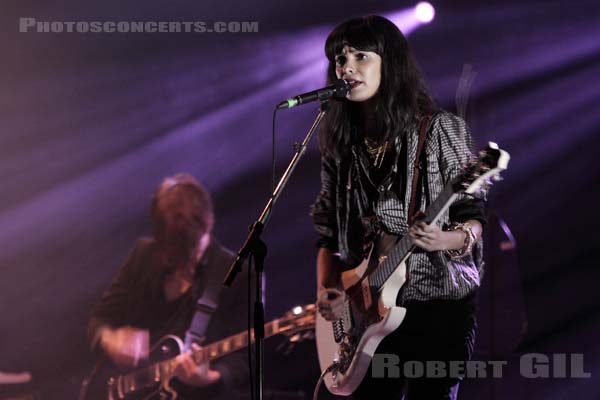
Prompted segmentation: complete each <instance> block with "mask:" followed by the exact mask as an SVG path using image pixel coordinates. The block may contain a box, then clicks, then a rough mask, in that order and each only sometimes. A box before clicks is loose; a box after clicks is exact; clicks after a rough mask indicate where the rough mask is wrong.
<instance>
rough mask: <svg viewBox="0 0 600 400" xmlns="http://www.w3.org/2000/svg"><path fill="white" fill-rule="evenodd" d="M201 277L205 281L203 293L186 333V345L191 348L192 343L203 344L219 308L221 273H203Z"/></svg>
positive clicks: (197, 302)
mask: <svg viewBox="0 0 600 400" xmlns="http://www.w3.org/2000/svg"><path fill="white" fill-rule="evenodd" d="M203 275H204V276H201V278H200V279H202V280H203V281H204V283H205V284H204V288H203V290H202V295H201V296H200V297H199V298H198V300H197V301H196V309H195V311H194V316H193V317H192V322H191V323H190V326H189V328H188V330H187V331H186V333H185V341H184V345H185V348H186V349H191V347H192V343H196V344H202V342H204V339H205V338H206V329H207V328H208V324H209V323H210V318H211V317H212V315H213V314H214V313H215V311H216V310H217V306H218V299H219V293H220V290H221V285H220V283H221V279H220V275H219V274H214V273H212V274H203Z"/></svg>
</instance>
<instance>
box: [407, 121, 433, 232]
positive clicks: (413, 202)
mask: <svg viewBox="0 0 600 400" xmlns="http://www.w3.org/2000/svg"><path fill="white" fill-rule="evenodd" d="M430 120H431V115H425V116H423V117H421V121H420V127H419V142H418V144H417V156H416V158H415V165H414V169H413V180H412V186H411V190H410V203H409V205H408V224H409V225H412V224H413V222H414V219H415V212H416V207H417V187H418V185H419V172H420V169H419V166H420V159H421V153H422V152H423V147H424V145H425V137H426V136H427V126H428V125H429V121H430Z"/></svg>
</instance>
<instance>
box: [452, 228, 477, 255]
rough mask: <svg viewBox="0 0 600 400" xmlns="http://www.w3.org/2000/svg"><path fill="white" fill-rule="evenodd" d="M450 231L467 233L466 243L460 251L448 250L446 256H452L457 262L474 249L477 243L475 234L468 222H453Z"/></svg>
mask: <svg viewBox="0 0 600 400" xmlns="http://www.w3.org/2000/svg"><path fill="white" fill-rule="evenodd" d="M448 230H449V231H456V230H461V231H463V232H464V233H465V243H464V244H463V246H462V247H461V248H460V249H450V250H446V254H448V255H449V256H450V258H451V259H453V260H456V259H459V258H462V257H464V255H465V254H467V253H470V252H471V249H472V248H473V244H474V243H475V234H474V233H473V226H472V225H471V224H469V223H468V222H465V223H457V222H453V223H452V224H451V225H450V227H449V228H448Z"/></svg>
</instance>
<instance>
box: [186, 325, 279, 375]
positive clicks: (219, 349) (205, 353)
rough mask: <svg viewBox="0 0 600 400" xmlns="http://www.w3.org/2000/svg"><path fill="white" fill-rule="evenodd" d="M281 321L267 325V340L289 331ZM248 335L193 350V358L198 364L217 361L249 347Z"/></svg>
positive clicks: (251, 341)
mask: <svg viewBox="0 0 600 400" xmlns="http://www.w3.org/2000/svg"><path fill="white" fill-rule="evenodd" d="M281 322H282V321H281V319H276V320H273V321H271V322H269V323H267V324H265V338H268V337H271V336H274V335H277V334H279V333H283V332H285V331H286V330H287V328H286V325H285V324H281ZM250 335H251V340H250V343H254V331H252V332H251V333H250ZM248 345H249V343H248V333H247V332H240V333H238V334H236V335H233V336H230V337H228V338H225V339H222V340H219V341H218V342H214V343H211V344H208V345H206V346H204V347H202V348H201V349H198V350H192V357H193V358H194V361H195V362H196V364H200V363H203V362H206V361H212V360H216V359H218V358H220V357H223V356H225V355H227V354H229V353H233V352H234V351H237V350H240V349H243V348H244V347H246V346H248Z"/></svg>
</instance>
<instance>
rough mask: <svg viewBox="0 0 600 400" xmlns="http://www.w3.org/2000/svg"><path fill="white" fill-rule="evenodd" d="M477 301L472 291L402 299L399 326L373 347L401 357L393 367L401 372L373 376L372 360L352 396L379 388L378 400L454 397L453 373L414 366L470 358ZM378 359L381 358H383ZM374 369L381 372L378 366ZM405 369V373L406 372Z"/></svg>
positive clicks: (369, 396)
mask: <svg viewBox="0 0 600 400" xmlns="http://www.w3.org/2000/svg"><path fill="white" fill-rule="evenodd" d="M476 305H477V300H476V295H475V294H472V295H469V296H467V297H466V298H464V299H461V300H432V301H427V302H417V301H414V302H408V303H407V304H405V307H406V309H407V312H406V317H405V318H404V321H403V322H402V325H400V327H399V328H398V329H397V330H396V331H394V332H392V333H391V334H390V335H388V336H387V337H386V338H384V339H383V340H382V342H381V343H380V344H379V347H378V348H377V352H376V354H380V355H384V354H388V355H392V359H394V360H398V359H399V363H398V368H397V369H396V371H399V373H400V377H389V374H387V375H386V376H387V377H373V364H371V367H369V370H368V371H367V373H366V375H365V378H364V379H363V381H362V383H361V384H360V386H359V387H358V389H357V390H356V391H355V392H354V394H353V396H352V398H353V399H373V396H374V395H376V394H377V395H379V394H380V393H381V394H384V395H383V396H378V398H382V399H402V398H403V397H402V396H403V394H404V399H405V400H421V399H423V400H438V399H439V400H446V399H447V400H455V399H456V396H457V392H458V384H459V379H458V378H457V377H455V376H454V377H452V376H448V375H449V374H444V373H441V374H440V373H439V370H438V373H437V374H434V375H433V376H434V377H432V376H431V374H429V376H427V372H428V371H427V368H424V369H421V370H420V367H418V366H419V365H420V366H422V367H427V365H429V366H431V365H433V364H434V362H439V363H436V364H438V365H439V364H442V365H444V367H445V369H446V371H447V372H448V371H450V364H451V361H455V362H456V361H459V362H461V361H467V360H469V358H470V357H471V355H472V354H473V346H474V342H475V329H476V321H475V313H476ZM395 356H397V357H395ZM374 359H375V357H374ZM387 359H388V360H389V359H390V357H388V358H387ZM378 360H379V361H381V360H382V357H381V356H380V357H379V358H378ZM415 366H416V367H415ZM376 370H377V371H379V372H377V374H379V376H381V368H376ZM389 371H390V369H387V370H386V372H389ZM421 371H423V374H421V373H420V372H421ZM430 371H431V370H429V372H430ZM405 372H406V375H408V376H404V375H405V374H404V373H405ZM377 374H376V375H377ZM421 375H423V376H421ZM442 375H443V376H442ZM450 375H451V374H450ZM454 375H456V374H454Z"/></svg>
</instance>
